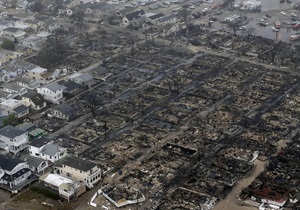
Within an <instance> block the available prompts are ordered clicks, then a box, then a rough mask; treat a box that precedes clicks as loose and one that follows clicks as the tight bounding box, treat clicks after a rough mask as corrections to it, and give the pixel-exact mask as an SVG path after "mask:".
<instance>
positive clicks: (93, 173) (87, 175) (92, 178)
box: [54, 157, 102, 188]
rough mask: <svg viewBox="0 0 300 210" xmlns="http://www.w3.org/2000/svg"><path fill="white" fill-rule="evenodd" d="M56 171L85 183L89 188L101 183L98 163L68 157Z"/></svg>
mask: <svg viewBox="0 0 300 210" xmlns="http://www.w3.org/2000/svg"><path fill="white" fill-rule="evenodd" d="M54 169H55V171H56V172H57V173H58V174H61V175H63V176H66V177H70V178H72V179H74V180H77V181H80V182H83V183H85V185H86V186H87V187H88V188H92V187H94V184H96V183H97V182H98V181H100V179H101V173H102V172H101V169H100V168H99V167H98V166H97V164H96V163H93V162H91V161H87V160H83V159H80V158H76V157H66V158H65V159H63V160H62V161H60V162H59V163H57V164H56V165H54Z"/></svg>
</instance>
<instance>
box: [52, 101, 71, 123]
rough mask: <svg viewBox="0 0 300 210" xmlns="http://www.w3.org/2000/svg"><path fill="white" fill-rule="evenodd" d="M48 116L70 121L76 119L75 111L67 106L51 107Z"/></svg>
mask: <svg viewBox="0 0 300 210" xmlns="http://www.w3.org/2000/svg"><path fill="white" fill-rule="evenodd" d="M48 115H49V116H51V117H52V116H53V117H56V118H59V119H63V120H67V121H70V120H74V119H75V118H76V110H75V109H74V108H73V107H72V106H70V105H68V104H59V105H56V106H55V107H53V108H52V109H51V110H50V111H49V113H48Z"/></svg>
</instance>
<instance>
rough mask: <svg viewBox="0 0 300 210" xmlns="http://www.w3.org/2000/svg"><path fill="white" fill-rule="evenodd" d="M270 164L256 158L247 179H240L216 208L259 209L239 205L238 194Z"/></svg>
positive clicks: (221, 209) (220, 209) (218, 209)
mask: <svg viewBox="0 0 300 210" xmlns="http://www.w3.org/2000/svg"><path fill="white" fill-rule="evenodd" d="M267 164H268V162H267V161H265V162H262V161H259V160H256V161H255V162H254V168H253V170H252V172H251V174H250V176H248V177H247V178H245V179H242V180H240V181H239V182H238V183H237V184H236V185H235V187H234V188H233V189H232V191H231V192H230V193H229V194H228V195H227V196H226V198H225V199H224V200H223V201H221V202H219V203H218V204H217V205H216V207H215V208H214V210H252V209H257V208H255V207H249V206H239V205H237V202H236V201H237V195H239V194H240V193H241V191H242V190H243V189H245V188H246V187H247V186H248V185H250V184H251V182H252V181H253V180H254V179H255V178H256V177H257V176H258V175H259V174H260V173H261V172H262V171H263V170H264V169H265V167H266V165H267Z"/></svg>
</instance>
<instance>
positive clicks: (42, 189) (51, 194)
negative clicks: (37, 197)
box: [30, 186, 60, 200]
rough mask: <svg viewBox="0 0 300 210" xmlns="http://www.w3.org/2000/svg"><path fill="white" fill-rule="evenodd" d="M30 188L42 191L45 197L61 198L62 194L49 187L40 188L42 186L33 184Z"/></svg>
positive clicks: (38, 191)
mask: <svg viewBox="0 0 300 210" xmlns="http://www.w3.org/2000/svg"><path fill="white" fill-rule="evenodd" d="M30 190H32V191H33V192H37V193H40V194H42V195H43V196H45V197H48V198H51V199H53V200H59V199H60V196H59V195H58V194H56V193H54V192H52V191H50V190H48V189H45V188H40V187H37V186H32V187H31V188H30Z"/></svg>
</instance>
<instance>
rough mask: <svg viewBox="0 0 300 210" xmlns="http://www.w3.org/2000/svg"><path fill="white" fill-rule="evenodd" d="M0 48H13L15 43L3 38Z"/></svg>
mask: <svg viewBox="0 0 300 210" xmlns="http://www.w3.org/2000/svg"><path fill="white" fill-rule="evenodd" d="M1 48H3V49H5V50H13V51H14V50H15V44H14V43H13V42H12V41H10V40H8V39H4V40H3V42H2V44H1Z"/></svg>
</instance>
